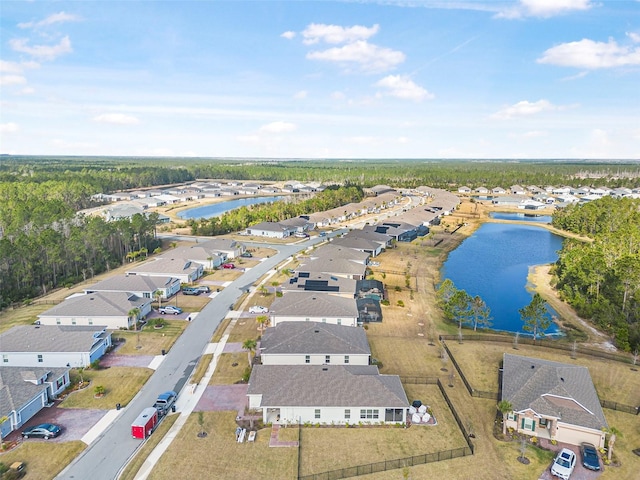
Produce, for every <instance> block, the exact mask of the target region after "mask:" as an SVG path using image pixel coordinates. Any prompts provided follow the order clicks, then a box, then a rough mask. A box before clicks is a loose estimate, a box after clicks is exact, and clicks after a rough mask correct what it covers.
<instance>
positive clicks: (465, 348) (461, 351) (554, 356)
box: [447, 341, 640, 406]
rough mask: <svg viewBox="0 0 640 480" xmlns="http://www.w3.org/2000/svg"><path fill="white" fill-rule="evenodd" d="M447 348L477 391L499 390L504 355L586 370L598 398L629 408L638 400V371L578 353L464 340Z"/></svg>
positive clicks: (639, 385) (639, 381)
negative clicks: (499, 372)
mask: <svg viewBox="0 0 640 480" xmlns="http://www.w3.org/2000/svg"><path fill="white" fill-rule="evenodd" d="M447 345H448V346H449V349H450V350H451V353H452V354H453V355H454V357H455V358H456V361H457V362H458V364H459V365H460V367H461V368H462V371H463V372H464V374H465V376H466V377H467V380H469V382H470V383H471V386H472V387H473V388H475V389H477V390H485V391H491V392H497V391H498V368H499V363H500V361H501V360H502V354H503V353H504V352H507V353H511V354H513V355H522V356H526V357H535V358H542V359H545V360H552V361H555V362H562V363H567V364H570V365H580V366H583V367H587V368H588V369H589V373H591V378H592V379H593V383H594V385H595V387H596V390H597V392H598V395H599V396H600V398H603V399H606V400H610V401H613V402H618V403H623V404H625V405H632V406H633V405H637V404H638V401H639V394H638V392H640V371H637V372H634V371H632V370H631V368H630V367H631V366H630V365H629V364H624V363H620V362H613V361H610V360H604V359H600V358H596V357H587V356H584V355H580V354H578V355H577V358H576V359H575V360H574V359H572V358H571V356H570V353H569V352H564V351H560V350H553V349H549V348H542V347H533V346H530V345H519V346H518V349H517V350H514V349H513V346H512V345H511V344H509V343H489V342H472V341H466V342H464V341H463V343H462V344H459V343H458V342H451V341H450V342H448V343H447Z"/></svg>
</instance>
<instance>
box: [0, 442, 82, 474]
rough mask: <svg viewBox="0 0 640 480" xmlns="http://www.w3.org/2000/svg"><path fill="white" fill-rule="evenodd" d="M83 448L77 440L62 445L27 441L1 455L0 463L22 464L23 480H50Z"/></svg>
mask: <svg viewBox="0 0 640 480" xmlns="http://www.w3.org/2000/svg"><path fill="white" fill-rule="evenodd" d="M85 448H86V445H85V444H84V443H83V442H81V441H79V440H77V441H74V442H63V443H49V442H39V441H34V442H32V441H29V442H23V443H22V444H20V446H19V447H17V448H15V449H13V450H11V451H10V452H7V453H3V454H1V455H0V461H1V462H2V463H4V464H5V465H11V464H12V463H13V462H24V463H25V464H26V466H27V474H26V475H25V476H24V477H22V478H23V479H24V480H50V479H53V478H55V477H56V475H58V473H60V472H61V471H62V469H63V468H65V467H66V466H67V465H68V464H70V463H71V461H72V460H73V459H74V458H75V457H76V456H78V454H79V453H80V452H82V450H84V449H85Z"/></svg>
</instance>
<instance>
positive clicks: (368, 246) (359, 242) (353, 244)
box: [331, 237, 381, 252]
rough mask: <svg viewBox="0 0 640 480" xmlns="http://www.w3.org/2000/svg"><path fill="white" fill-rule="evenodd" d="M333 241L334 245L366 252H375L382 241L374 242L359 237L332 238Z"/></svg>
mask: <svg viewBox="0 0 640 480" xmlns="http://www.w3.org/2000/svg"><path fill="white" fill-rule="evenodd" d="M331 243H332V244H333V245H339V246H341V247H345V248H352V249H354V250H362V251H364V252H374V251H376V250H378V249H379V248H380V247H381V245H380V242H374V241H373V240H368V239H366V238H358V237H344V238H336V239H335V240H332V241H331Z"/></svg>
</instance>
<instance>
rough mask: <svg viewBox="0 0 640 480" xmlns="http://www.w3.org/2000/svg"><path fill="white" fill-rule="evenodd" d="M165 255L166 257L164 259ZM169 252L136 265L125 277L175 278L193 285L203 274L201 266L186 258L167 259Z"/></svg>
mask: <svg viewBox="0 0 640 480" xmlns="http://www.w3.org/2000/svg"><path fill="white" fill-rule="evenodd" d="M165 255H166V257H165ZM169 255H171V250H170V251H168V252H164V253H163V257H161V258H155V259H153V260H149V261H146V262H144V263H140V264H137V265H136V266H135V267H134V268H131V269H130V270H127V275H148V276H150V277H167V276H170V277H175V278H177V279H179V280H180V282H182V283H193V282H195V281H196V280H197V279H199V278H200V277H202V274H203V273H204V267H203V265H202V264H200V263H197V262H192V261H191V260H189V259H186V258H180V257H169Z"/></svg>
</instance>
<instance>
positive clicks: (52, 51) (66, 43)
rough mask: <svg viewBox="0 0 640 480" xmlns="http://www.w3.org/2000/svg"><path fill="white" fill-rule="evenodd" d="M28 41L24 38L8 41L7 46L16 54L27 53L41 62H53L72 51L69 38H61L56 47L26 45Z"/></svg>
mask: <svg viewBox="0 0 640 480" xmlns="http://www.w3.org/2000/svg"><path fill="white" fill-rule="evenodd" d="M28 43H29V40H27V39H24V38H14V39H11V40H9V45H11V48H12V49H13V50H15V51H16V52H21V53H27V54H29V55H31V56H34V57H36V58H40V59H43V60H53V59H55V58H56V57H58V56H60V55H62V54H65V53H70V52H72V51H73V49H72V48H71V40H69V37H68V36H67V37H63V38H62V39H61V40H60V43H58V44H57V45H34V46H30V45H28Z"/></svg>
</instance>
